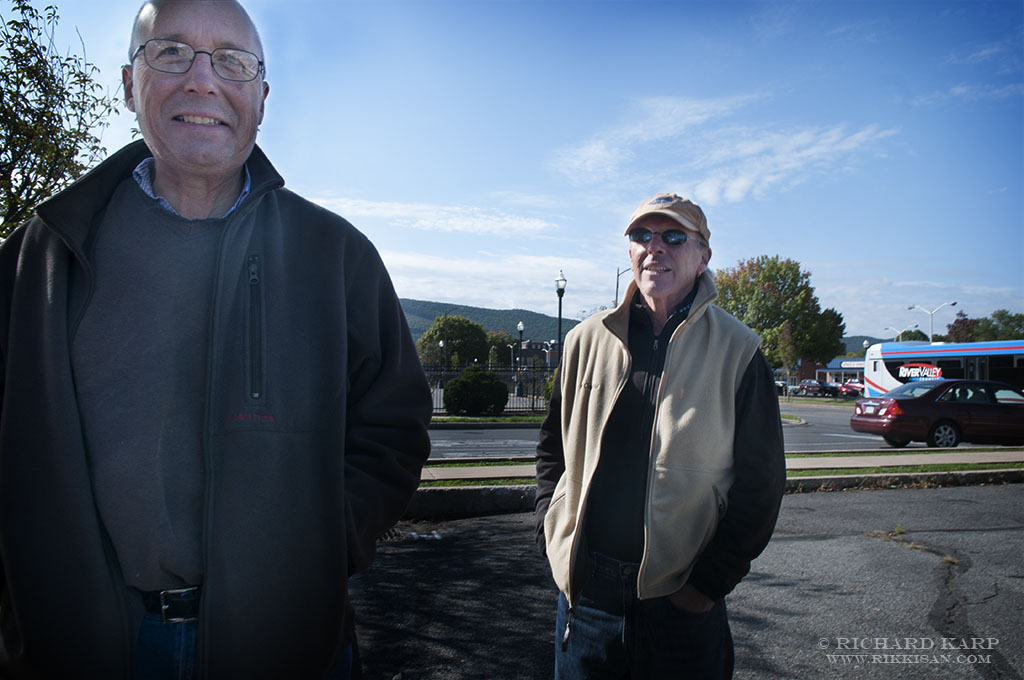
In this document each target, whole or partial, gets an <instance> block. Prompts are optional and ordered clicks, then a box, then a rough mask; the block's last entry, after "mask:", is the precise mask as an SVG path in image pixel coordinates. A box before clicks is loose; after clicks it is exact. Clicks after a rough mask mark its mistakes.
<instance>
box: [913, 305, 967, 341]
mask: <svg viewBox="0 0 1024 680" xmlns="http://www.w3.org/2000/svg"><path fill="white" fill-rule="evenodd" d="M946 305H949V306H950V307H956V300H951V301H949V302H943V303H942V304H941V305H939V306H938V307H936V308H935V309H933V310H931V311H928V310H927V309H925V308H924V307H922V306H921V305H910V306H909V307H907V309H920V310H921V311H922V312H924V313H925V314H927V315H928V342H931V341H932V334H933V331H934V330H935V326H934V325H933V323H932V322H933V319H932V317H934V316H935V312H937V311H939V310H940V309H942V308H943V307H945V306H946Z"/></svg>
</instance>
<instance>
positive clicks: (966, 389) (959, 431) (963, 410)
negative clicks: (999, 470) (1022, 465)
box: [850, 380, 1024, 448]
mask: <svg viewBox="0 0 1024 680" xmlns="http://www.w3.org/2000/svg"><path fill="white" fill-rule="evenodd" d="M850 427H851V428H853V430H854V431H855V432H868V433H870V434H880V435H882V437H883V438H884V439H885V441H886V442H887V443H888V444H889V445H890V446H895V447H897V448H899V447H903V446H906V445H907V444H908V443H909V442H912V441H922V442H927V444H928V446H943V447H952V446H956V445H957V444H959V443H960V442H971V443H974V444H1011V445H1012V444H1024V392H1021V391H1020V390H1019V389H1017V388H1015V387H1012V386H1010V385H1007V384H1006V383H1001V382H996V381H992V380H920V381H917V382H908V383H906V384H905V385H900V386H899V387H897V388H896V389H894V390H891V391H889V392H886V393H885V394H883V395H882V396H881V397H868V398H862V399H858V400H857V404H856V406H854V409H853V416H852V417H851V418H850Z"/></svg>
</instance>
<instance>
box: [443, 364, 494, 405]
mask: <svg viewBox="0 0 1024 680" xmlns="http://www.w3.org/2000/svg"><path fill="white" fill-rule="evenodd" d="M507 403H508V389H507V387H506V386H505V383H504V382H503V381H502V380H501V379H500V378H498V376H496V375H494V374H493V373H491V372H490V371H485V370H483V369H481V368H480V367H479V366H469V367H467V368H466V370H464V371H463V372H462V374H461V375H459V377H457V378H454V379H452V380H451V381H449V382H448V384H447V385H446V386H445V388H444V410H445V411H447V412H448V413H449V414H450V415H453V416H459V415H465V416H480V415H491V416H496V415H499V414H500V413H501V412H502V411H504V410H505V404H507Z"/></svg>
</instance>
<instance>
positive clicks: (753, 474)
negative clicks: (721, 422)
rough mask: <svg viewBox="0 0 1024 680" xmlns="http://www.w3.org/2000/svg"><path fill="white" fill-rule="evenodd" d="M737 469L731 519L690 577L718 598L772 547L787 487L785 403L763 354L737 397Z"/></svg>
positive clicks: (754, 360) (754, 361) (730, 496)
mask: <svg viewBox="0 0 1024 680" xmlns="http://www.w3.org/2000/svg"><path fill="white" fill-rule="evenodd" d="M733 468H734V472H735V477H734V481H733V484H732V487H731V488H730V489H729V494H728V505H727V508H726V511H725V516H724V517H723V518H722V521H721V522H720V523H719V525H718V530H717V531H716V532H715V536H714V537H713V538H712V539H711V542H710V543H709V544H708V546H707V548H705V550H704V552H703V553H702V554H701V556H700V557H699V558H698V559H697V563H696V565H694V569H693V572H692V573H691V575H690V583H691V584H693V586H694V587H695V588H696V589H697V590H699V591H700V592H702V593H704V594H705V595H707V596H708V597H710V598H712V599H714V600H718V599H721V598H722V597H725V596H726V595H727V594H728V593H729V592H730V591H732V589H733V588H735V587H736V584H738V583H739V582H740V580H742V579H743V577H744V576H746V575H747V572H749V571H750V563H751V562H752V561H753V560H754V558H756V557H757V556H758V555H760V554H761V551H762V550H764V548H765V546H766V545H768V540H769V539H770V538H771V536H772V532H773V531H774V530H775V521H776V519H777V518H778V516H779V506H780V505H781V503H782V493H783V491H784V490H785V488H786V457H785V453H784V449H783V442H782V420H781V417H780V416H779V400H778V396H777V395H776V392H775V379H774V376H773V375H772V371H771V368H769V366H768V362H767V361H766V360H765V358H764V355H763V354H761V351H760V350H758V352H757V353H756V354H755V355H754V357H753V358H752V359H751V360H750V364H749V365H748V366H747V370H746V372H745V374H744V376H743V380H742V382H741V384H740V389H739V392H737V394H736V434H735V441H734V443H733Z"/></svg>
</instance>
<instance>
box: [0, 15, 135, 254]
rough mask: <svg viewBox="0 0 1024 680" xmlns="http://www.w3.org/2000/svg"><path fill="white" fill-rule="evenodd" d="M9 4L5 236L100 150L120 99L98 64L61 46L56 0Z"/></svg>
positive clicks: (2, 86)
mask: <svg viewBox="0 0 1024 680" xmlns="http://www.w3.org/2000/svg"><path fill="white" fill-rule="evenodd" d="M11 8H12V10H13V13H14V17H12V18H10V19H4V18H3V17H0V239H2V238H5V237H6V236H7V235H8V234H9V233H10V232H11V231H12V230H13V229H14V228H15V227H17V226H18V225H19V224H21V223H22V222H23V221H25V220H26V219H28V218H29V217H31V215H32V212H33V211H34V210H35V208H36V206H37V205H39V203H41V202H42V201H44V200H45V199H46V198H48V197H50V196H51V195H53V194H54V193H56V192H57V191H59V190H61V189H63V188H64V187H65V186H67V185H68V184H70V183H71V182H72V180H74V179H75V178H76V177H78V176H79V175H81V174H82V173H83V172H84V171H85V170H86V169H87V168H88V167H89V166H91V165H93V164H94V163H95V162H96V161H98V160H99V159H100V158H101V157H102V156H103V154H104V153H105V151H106V150H105V149H104V148H103V146H102V145H101V144H100V134H101V133H102V131H103V129H104V128H105V127H106V126H107V124H108V123H107V121H106V118H107V116H108V115H109V114H110V113H111V112H112V111H114V104H115V103H116V100H115V99H113V98H111V97H107V96H106V95H105V93H104V92H103V91H102V88H101V87H100V85H99V84H98V83H96V81H95V80H94V78H95V76H96V74H97V73H98V69H97V68H96V67H95V66H94V65H93V64H91V63H89V62H88V61H86V59H85V57H80V56H77V55H72V54H68V55H66V56H62V55H61V54H60V53H59V52H58V51H57V48H56V47H55V46H54V40H53V36H54V30H55V28H56V26H57V21H58V19H59V17H58V15H57V8H56V7H55V6H53V5H49V6H47V7H46V8H45V9H44V10H43V13H42V14H40V13H39V11H37V10H36V9H35V8H33V7H32V5H31V4H30V3H29V1H28V0H11ZM82 51H83V52H84V51H85V50H84V45H83V50H82Z"/></svg>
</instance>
